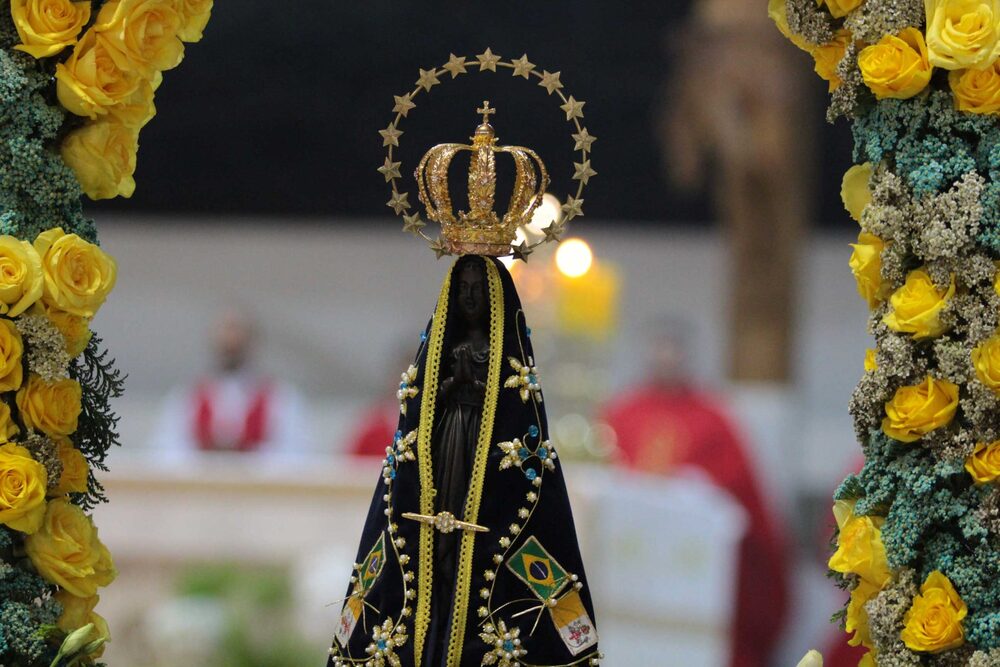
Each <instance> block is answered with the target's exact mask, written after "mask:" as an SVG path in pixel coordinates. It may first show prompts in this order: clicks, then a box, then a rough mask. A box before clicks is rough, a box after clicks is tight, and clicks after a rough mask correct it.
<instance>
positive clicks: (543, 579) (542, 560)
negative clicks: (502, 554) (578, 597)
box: [507, 537, 569, 601]
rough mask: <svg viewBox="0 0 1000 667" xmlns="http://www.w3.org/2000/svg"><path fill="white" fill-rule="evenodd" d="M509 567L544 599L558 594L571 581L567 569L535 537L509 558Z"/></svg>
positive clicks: (529, 539) (530, 538)
mask: <svg viewBox="0 0 1000 667" xmlns="http://www.w3.org/2000/svg"><path fill="white" fill-rule="evenodd" d="M507 567H508V568H509V569H510V571H511V572H513V573H514V576H516V577H517V578H518V579H520V580H521V581H523V582H524V583H525V584H527V586H528V588H530V589H531V590H532V592H534V594H535V595H537V596H538V598H539V599H540V600H542V601H544V600H547V599H549V598H551V597H552V596H554V595H556V594H557V593H558V592H559V591H561V590H562V589H563V587H564V586H565V585H566V582H567V581H569V576H568V575H567V574H566V570H564V569H563V568H562V566H561V565H559V562H558V561H556V559H555V558H553V557H552V556H550V555H549V552H547V551H546V550H545V549H544V548H543V547H542V545H541V544H540V543H539V542H538V540H537V539H535V538H534V537H529V538H528V539H527V540H526V541H525V542H524V544H523V545H521V548H520V549H518V550H517V551H515V552H514V553H513V554H512V555H511V557H510V558H509V559H507Z"/></svg>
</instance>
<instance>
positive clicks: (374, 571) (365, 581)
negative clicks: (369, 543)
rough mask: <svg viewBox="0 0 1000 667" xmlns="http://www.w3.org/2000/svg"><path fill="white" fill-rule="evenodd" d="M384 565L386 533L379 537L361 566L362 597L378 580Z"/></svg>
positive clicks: (359, 584) (359, 580) (359, 581)
mask: <svg viewBox="0 0 1000 667" xmlns="http://www.w3.org/2000/svg"><path fill="white" fill-rule="evenodd" d="M383 565H385V533H382V534H381V535H379V537H378V541H377V542H376V543H375V545H374V546H373V547H372V549H371V551H369V552H368V556H367V557H366V558H365V562H364V563H362V564H361V572H360V575H361V576H360V577H358V588H359V591H358V592H360V593H361V595H362V596H363V595H364V594H365V593H367V592H368V589H369V588H371V587H372V584H374V583H375V580H376V579H378V575H379V573H380V572H382V566H383Z"/></svg>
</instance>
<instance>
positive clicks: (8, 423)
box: [0, 401, 21, 443]
mask: <svg viewBox="0 0 1000 667" xmlns="http://www.w3.org/2000/svg"><path fill="white" fill-rule="evenodd" d="M20 432H21V428H20V427H19V426H18V425H17V424H16V423H15V422H14V419H13V418H12V417H11V415H10V406H9V405H7V404H6V403H5V402H3V401H0V443H5V442H10V439H11V438H13V437H14V436H15V435H17V434H18V433H20Z"/></svg>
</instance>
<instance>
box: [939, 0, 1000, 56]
mask: <svg viewBox="0 0 1000 667" xmlns="http://www.w3.org/2000/svg"><path fill="white" fill-rule="evenodd" d="M924 8H925V9H926V12H927V51H928V54H929V58H930V61H931V64H932V65H935V66H936V67H943V68H944V69H962V68H964V67H982V66H984V65H986V64H988V63H989V62H990V61H992V60H993V58H994V56H995V55H996V53H995V51H996V48H997V38H998V34H1000V33H998V31H997V28H998V26H997V22H998V21H1000V0H924Z"/></svg>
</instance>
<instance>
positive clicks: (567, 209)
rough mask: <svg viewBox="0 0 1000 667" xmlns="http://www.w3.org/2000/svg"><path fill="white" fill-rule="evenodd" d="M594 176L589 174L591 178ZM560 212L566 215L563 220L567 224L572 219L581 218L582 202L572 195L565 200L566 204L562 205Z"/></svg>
mask: <svg viewBox="0 0 1000 667" xmlns="http://www.w3.org/2000/svg"><path fill="white" fill-rule="evenodd" d="M593 175H594V174H591V176H593ZM562 212H563V213H565V214H566V217H565V218H564V220H565V221H566V222H569V221H570V220H572V219H573V218H576V217H582V216H583V200H582V199H577V198H576V197H574V196H573V195H570V196H569V197H567V198H566V203H565V204H563V205H562Z"/></svg>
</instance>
